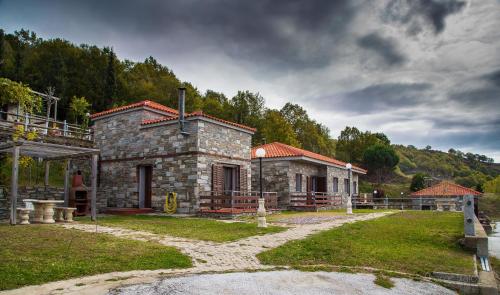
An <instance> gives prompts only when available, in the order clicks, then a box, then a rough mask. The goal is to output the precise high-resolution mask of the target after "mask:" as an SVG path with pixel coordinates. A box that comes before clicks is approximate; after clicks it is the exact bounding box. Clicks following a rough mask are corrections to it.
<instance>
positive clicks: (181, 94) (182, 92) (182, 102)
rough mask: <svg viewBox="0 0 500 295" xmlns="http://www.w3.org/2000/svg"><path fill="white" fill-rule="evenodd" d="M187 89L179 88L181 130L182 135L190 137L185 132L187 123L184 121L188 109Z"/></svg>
mask: <svg viewBox="0 0 500 295" xmlns="http://www.w3.org/2000/svg"><path fill="white" fill-rule="evenodd" d="M185 98H186V88H185V87H180V88H179V128H180V130H181V134H183V135H188V134H189V133H187V132H186V131H185V126H184V124H185V121H184V113H185V109H186V99H185Z"/></svg>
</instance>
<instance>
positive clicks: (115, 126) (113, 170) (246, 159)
mask: <svg viewBox="0 0 500 295" xmlns="http://www.w3.org/2000/svg"><path fill="white" fill-rule="evenodd" d="M145 116H151V114H150V113H148V111H144V110H142V111H136V112H128V113H126V114H118V115H116V116H113V117H111V118H106V119H103V120H102V122H100V120H98V121H97V122H96V126H95V129H96V144H97V147H98V148H100V149H101V161H100V169H99V183H100V185H99V190H98V204H99V207H100V208H103V207H137V206H138V205H139V185H138V183H139V177H138V168H137V167H138V166H139V165H149V166H152V167H153V168H152V171H153V175H152V205H153V208H155V209H162V208H163V205H164V201H165V197H166V194H167V193H168V192H176V193H177V198H178V200H177V204H178V212H180V213H195V212H196V211H197V210H198V208H199V194H200V193H201V192H206V191H211V184H212V179H211V177H212V171H211V168H212V165H213V164H214V163H223V164H231V165H238V166H241V167H243V168H244V169H246V171H247V172H246V173H247V176H248V179H250V177H251V172H250V146H251V136H252V135H251V133H249V132H246V131H241V130H237V129H235V128H229V127H227V126H224V125H221V124H220V123H217V122H211V121H210V120H208V119H207V120H205V119H204V118H197V117H191V118H188V120H187V123H186V131H187V132H188V133H189V135H182V134H181V133H180V130H179V126H178V124H177V121H167V122H164V123H161V124H159V125H143V126H141V124H140V123H141V122H142V121H143V120H144V119H142V118H144V117H145ZM123 126H126V127H125V128H124V127H123ZM249 188H250V181H248V185H247V188H246V189H249Z"/></svg>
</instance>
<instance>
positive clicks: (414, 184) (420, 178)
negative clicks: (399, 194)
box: [410, 172, 429, 192]
mask: <svg viewBox="0 0 500 295" xmlns="http://www.w3.org/2000/svg"><path fill="white" fill-rule="evenodd" d="M426 177H429V175H428V174H427V173H422V172H419V173H417V174H415V175H413V177H412V178H411V184H410V191H412V192H416V191H419V190H421V189H424V188H425V178H426Z"/></svg>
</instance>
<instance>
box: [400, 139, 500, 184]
mask: <svg viewBox="0 0 500 295" xmlns="http://www.w3.org/2000/svg"><path fill="white" fill-rule="evenodd" d="M394 148H395V149H396V152H397V153H398V155H399V157H400V162H399V164H398V167H397V169H396V173H397V174H399V175H400V176H402V177H408V178H409V177H411V176H412V175H414V174H415V173H418V172H423V173H427V174H429V175H430V176H431V177H432V178H434V179H437V180H442V179H448V180H453V181H455V182H457V183H459V184H461V185H464V186H467V187H472V188H474V187H475V186H476V185H477V184H478V183H480V184H482V183H484V182H485V181H489V180H491V179H493V178H495V177H497V176H498V175H500V164H499V163H492V162H491V159H484V160H483V159H482V158H480V157H478V156H479V155H474V154H470V153H468V154H463V153H461V152H460V151H455V150H450V152H451V153H446V152H442V151H436V150H431V149H417V148H415V147H413V146H403V145H394ZM395 180H396V182H400V181H398V178H395Z"/></svg>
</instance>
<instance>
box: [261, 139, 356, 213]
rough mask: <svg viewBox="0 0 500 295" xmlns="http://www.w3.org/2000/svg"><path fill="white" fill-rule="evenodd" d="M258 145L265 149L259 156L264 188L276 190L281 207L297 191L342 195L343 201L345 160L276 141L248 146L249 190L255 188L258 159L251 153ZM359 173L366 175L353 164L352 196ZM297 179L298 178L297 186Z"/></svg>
mask: <svg viewBox="0 0 500 295" xmlns="http://www.w3.org/2000/svg"><path fill="white" fill-rule="evenodd" d="M258 148H263V149H264V150H266V156H265V158H263V159H262V175H263V187H264V190H265V191H269V192H277V193H278V198H279V204H280V206H281V207H286V206H288V205H290V194H293V193H300V192H303V193H306V192H323V193H327V194H331V195H342V197H343V202H342V204H346V200H347V196H348V194H347V192H348V187H347V186H346V183H347V179H348V170H347V169H346V166H345V165H346V163H344V162H342V161H339V160H336V159H333V158H330V157H326V156H323V155H320V154H316V153H312V152H310V151H306V150H302V149H299V148H296V147H292V146H289V145H286V144H283V143H279V142H274V143H270V144H265V145H262V146H258V147H254V148H252V190H254V191H258V190H259V159H258V158H257V157H256V156H255V151H256V150H257V149H258ZM359 174H366V170H364V169H361V168H359V167H355V166H353V169H352V178H351V182H350V183H351V191H352V195H357V194H358V192H359V189H358V184H359V181H358V175H359ZM299 175H300V176H299ZM297 181H300V184H299V185H298V184H297ZM334 182H336V184H334Z"/></svg>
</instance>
